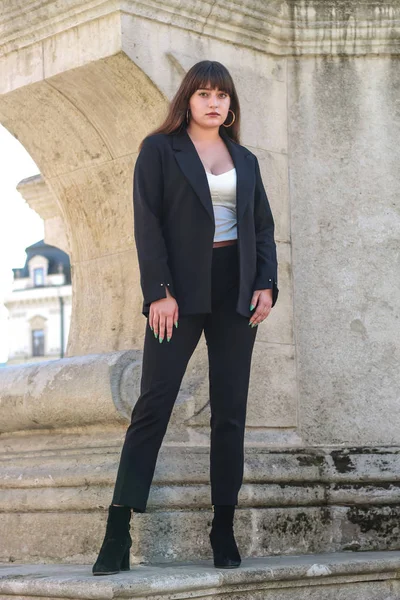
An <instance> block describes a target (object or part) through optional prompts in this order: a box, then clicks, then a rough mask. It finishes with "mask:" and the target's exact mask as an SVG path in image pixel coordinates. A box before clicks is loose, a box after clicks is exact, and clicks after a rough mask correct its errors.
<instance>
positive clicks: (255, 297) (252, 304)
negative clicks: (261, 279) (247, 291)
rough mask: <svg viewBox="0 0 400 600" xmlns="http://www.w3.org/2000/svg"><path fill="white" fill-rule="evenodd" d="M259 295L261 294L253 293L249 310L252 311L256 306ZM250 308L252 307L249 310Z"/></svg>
mask: <svg viewBox="0 0 400 600" xmlns="http://www.w3.org/2000/svg"><path fill="white" fill-rule="evenodd" d="M260 293H261V292H254V294H253V296H252V299H251V302H250V310H254V308H255V307H256V306H257V301H258V298H259V296H260ZM251 307H253V308H251Z"/></svg>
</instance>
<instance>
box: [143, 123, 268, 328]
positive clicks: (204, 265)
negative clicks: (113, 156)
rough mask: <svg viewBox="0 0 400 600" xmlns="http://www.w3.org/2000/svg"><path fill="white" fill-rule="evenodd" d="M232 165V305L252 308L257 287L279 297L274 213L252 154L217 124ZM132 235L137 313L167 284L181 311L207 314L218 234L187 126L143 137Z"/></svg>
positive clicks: (240, 310)
mask: <svg viewBox="0 0 400 600" xmlns="http://www.w3.org/2000/svg"><path fill="white" fill-rule="evenodd" d="M220 135H221V137H222V139H223V140H224V142H225V143H226V145H227V148H228V150H229V152H230V155H231V157H232V161H233V163H234V165H235V168H236V175H237V196H236V203H237V204H236V215H237V232H238V243H237V249H238V253H239V295H238V300H237V306H236V310H237V312H238V313H240V314H242V315H244V316H245V317H250V316H251V315H252V314H254V309H253V311H250V302H251V298H252V295H253V292H254V290H257V289H258V290H260V289H266V288H271V287H272V288H273V303H272V306H274V304H275V303H276V300H277V297H278V292H279V290H278V274H277V269H278V264H277V257H276V244H275V240H274V219H273V216H272V213H271V208H270V205H269V202H268V198H267V195H266V193H265V189H264V186H263V182H262V179H261V174H260V167H259V164H258V160H257V157H256V156H255V154H253V153H252V152H251V151H250V150H248V149H247V148H245V147H244V146H242V145H240V144H237V143H236V142H234V141H233V140H232V139H231V138H230V137H229V136H228V134H227V133H226V132H225V130H224V127H221V128H220ZM133 208H134V234H135V242H136V247H137V253H138V260H139V270H140V285H141V288H142V292H143V297H144V301H143V306H142V314H143V315H144V316H148V314H149V310H150V304H151V302H154V301H155V300H158V299H160V298H165V297H166V295H167V293H166V290H165V286H168V289H169V291H170V292H171V294H172V296H174V298H175V299H176V301H177V303H178V307H179V315H188V314H194V313H210V312H211V265H212V253H213V240H214V232H215V220H214V211H213V205H212V200H211V195H210V188H209V185H208V180H207V175H206V172H205V169H204V166H203V163H202V161H201V159H200V156H199V154H198V152H197V150H196V147H195V145H194V144H193V142H192V140H191V139H190V137H189V134H188V133H187V131H186V128H183V129H182V130H180V132H177V133H172V134H164V133H158V134H153V135H150V136H149V137H147V138H146V139H145V141H144V143H143V146H142V149H141V151H140V152H139V155H138V158H137V160H136V164H135V169H134V177H133Z"/></svg>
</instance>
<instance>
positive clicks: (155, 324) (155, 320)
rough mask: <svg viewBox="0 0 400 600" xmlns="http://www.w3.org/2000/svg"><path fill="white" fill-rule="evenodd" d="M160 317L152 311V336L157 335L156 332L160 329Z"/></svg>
mask: <svg viewBox="0 0 400 600" xmlns="http://www.w3.org/2000/svg"><path fill="white" fill-rule="evenodd" d="M159 320H160V317H159V314H158V312H157V311H154V313H153V333H154V337H155V338H156V337H157V336H158V333H159V331H160V322H159Z"/></svg>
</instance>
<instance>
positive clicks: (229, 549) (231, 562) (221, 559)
mask: <svg viewBox="0 0 400 600" xmlns="http://www.w3.org/2000/svg"><path fill="white" fill-rule="evenodd" d="M213 510H214V518H213V521H212V527H211V532H210V533H209V538H210V543H211V547H212V550H213V555H214V567H217V568H222V569H234V568H237V567H239V565H240V564H241V557H240V554H239V550H238V547H237V545H236V540H235V536H234V533H233V517H234V513H235V506H232V505H218V504H217V505H215V506H214V507H213Z"/></svg>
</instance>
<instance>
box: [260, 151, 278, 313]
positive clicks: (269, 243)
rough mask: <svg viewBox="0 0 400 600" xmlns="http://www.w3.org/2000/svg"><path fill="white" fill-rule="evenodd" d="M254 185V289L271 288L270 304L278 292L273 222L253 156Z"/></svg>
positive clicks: (275, 298)
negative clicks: (255, 249)
mask: <svg viewBox="0 0 400 600" xmlns="http://www.w3.org/2000/svg"><path fill="white" fill-rule="evenodd" d="M255 168H256V186H255V198H254V225H255V231H256V248H257V275H256V279H255V281H254V290H264V289H269V288H272V306H274V305H275V303H276V301H277V298H278V294H279V288H278V261H277V255H276V244H275V239H274V230H275V223H274V218H273V216H272V211H271V207H270V204H269V201H268V197H267V194H266V192H265V189H264V185H263V182H262V178H261V173H260V166H259V164H258V159H257V157H256V156H255Z"/></svg>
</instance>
